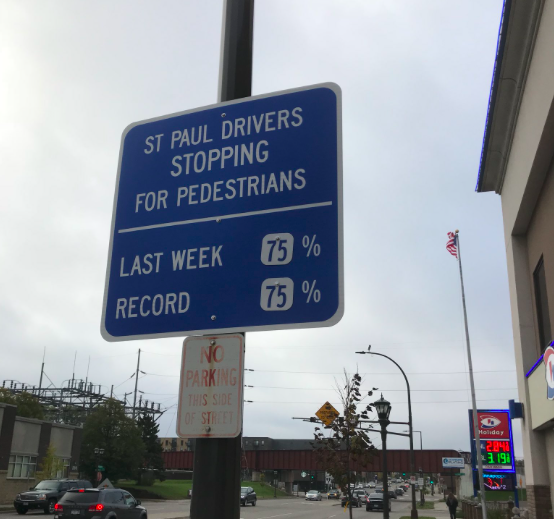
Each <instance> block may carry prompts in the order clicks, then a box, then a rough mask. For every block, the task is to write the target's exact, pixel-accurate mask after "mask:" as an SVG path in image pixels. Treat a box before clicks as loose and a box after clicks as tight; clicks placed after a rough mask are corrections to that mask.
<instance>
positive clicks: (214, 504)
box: [190, 435, 241, 519]
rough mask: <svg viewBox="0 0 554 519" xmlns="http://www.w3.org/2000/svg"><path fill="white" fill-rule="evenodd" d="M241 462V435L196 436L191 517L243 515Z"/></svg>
mask: <svg viewBox="0 0 554 519" xmlns="http://www.w3.org/2000/svg"><path fill="white" fill-rule="evenodd" d="M240 463H241V435H239V436H237V437H236V438H230V439H229V438H198V439H197V440H196V442H195V447H194V466H193V473H192V502H191V504H190V517H191V519H215V518H217V519H240Z"/></svg>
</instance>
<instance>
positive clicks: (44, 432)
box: [0, 403, 82, 504]
mask: <svg viewBox="0 0 554 519" xmlns="http://www.w3.org/2000/svg"><path fill="white" fill-rule="evenodd" d="M81 433H82V429H81V428H80V427H76V426H73V425H63V424H58V423H50V422H45V421H43V420H35V419H32V418H23V417H21V416H17V407H16V406H14V405H9V404H3V403H0V504H5V503H13V500H14V498H15V496H16V495H17V494H18V492H23V491H24V490H28V489H29V488H30V487H32V486H34V485H35V483H37V481H36V479H35V473H36V471H37V470H39V469H40V464H41V463H42V459H43V457H44V456H45V455H46V450H47V449H48V447H49V446H50V445H52V447H53V448H54V455H55V456H56V457H57V458H59V459H60V460H61V462H62V467H63V468H62V469H61V470H60V472H59V473H58V474H57V476H58V477H60V478H76V477H78V472H77V471H78V465H79V455H80V452H81Z"/></svg>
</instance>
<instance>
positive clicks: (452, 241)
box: [446, 232, 458, 258]
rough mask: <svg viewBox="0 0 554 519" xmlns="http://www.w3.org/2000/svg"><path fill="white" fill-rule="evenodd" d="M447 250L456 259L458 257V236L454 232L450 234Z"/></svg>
mask: <svg viewBox="0 0 554 519" xmlns="http://www.w3.org/2000/svg"><path fill="white" fill-rule="evenodd" d="M446 250H447V251H448V252H450V254H452V256H454V257H455V258H457V257H458V243H457V238H456V235H455V234H454V233H453V232H449V233H448V241H447V242H446Z"/></svg>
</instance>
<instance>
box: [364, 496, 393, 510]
mask: <svg viewBox="0 0 554 519" xmlns="http://www.w3.org/2000/svg"><path fill="white" fill-rule="evenodd" d="M371 510H383V494H377V493H375V494H369V499H368V500H367V504H366V505H365V511H366V512H370V511H371ZM390 511H391V504H390V501H389V512H390Z"/></svg>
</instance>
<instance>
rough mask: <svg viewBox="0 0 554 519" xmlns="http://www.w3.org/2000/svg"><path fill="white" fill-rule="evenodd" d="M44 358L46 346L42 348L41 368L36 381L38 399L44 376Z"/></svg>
mask: <svg viewBox="0 0 554 519" xmlns="http://www.w3.org/2000/svg"><path fill="white" fill-rule="evenodd" d="M45 358H46V346H45V347H44V353H43V354H42V366H41V368H40V380H39V381H38V397H39V398H40V396H41V395H40V394H41V390H42V376H43V375H44V359H45Z"/></svg>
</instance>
